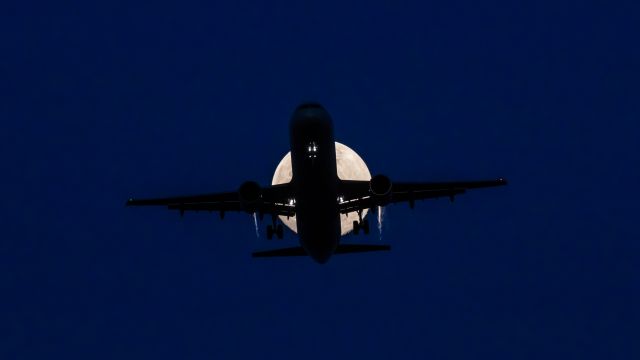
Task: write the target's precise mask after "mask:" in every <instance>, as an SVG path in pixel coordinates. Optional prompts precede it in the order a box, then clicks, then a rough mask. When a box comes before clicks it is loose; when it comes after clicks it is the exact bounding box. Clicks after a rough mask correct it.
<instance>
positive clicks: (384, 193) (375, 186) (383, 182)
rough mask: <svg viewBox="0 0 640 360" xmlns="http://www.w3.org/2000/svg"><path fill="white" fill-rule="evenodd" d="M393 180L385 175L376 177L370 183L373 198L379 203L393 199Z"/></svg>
mask: <svg viewBox="0 0 640 360" xmlns="http://www.w3.org/2000/svg"><path fill="white" fill-rule="evenodd" d="M391 187H392V183H391V180H390V179H389V178H388V177H386V176H385V175H381V174H379V175H376V176H374V177H372V178H371V180H370V181H369V190H370V191H371V194H372V195H373V197H374V198H375V199H377V200H379V201H385V200H389V199H391Z"/></svg>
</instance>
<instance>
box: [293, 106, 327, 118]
mask: <svg viewBox="0 0 640 360" xmlns="http://www.w3.org/2000/svg"><path fill="white" fill-rule="evenodd" d="M327 115H328V114H327V110H325V108H324V107H323V106H322V105H320V104H318V103H314V102H309V103H304V104H301V105H300V106H298V107H297V108H296V110H295V112H294V115H293V117H294V118H295V119H314V118H315V119H319V118H320V119H321V118H325V117H327Z"/></svg>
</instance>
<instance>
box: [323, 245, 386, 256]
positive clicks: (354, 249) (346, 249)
mask: <svg viewBox="0 0 640 360" xmlns="http://www.w3.org/2000/svg"><path fill="white" fill-rule="evenodd" d="M389 250H391V246H390V245H364V244H340V245H338V248H337V249H336V252H335V253H336V254H350V253H359V252H369V251H389Z"/></svg>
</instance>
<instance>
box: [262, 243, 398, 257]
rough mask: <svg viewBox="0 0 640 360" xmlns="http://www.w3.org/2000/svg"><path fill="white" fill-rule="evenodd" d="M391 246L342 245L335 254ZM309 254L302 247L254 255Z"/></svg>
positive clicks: (389, 248)
mask: <svg viewBox="0 0 640 360" xmlns="http://www.w3.org/2000/svg"><path fill="white" fill-rule="evenodd" d="M389 250H391V246H389V245H364V244H340V245H338V248H337V249H336V251H335V254H352V253H360V252H369V251H389ZM306 255H307V253H306V252H305V251H304V249H303V248H302V247H293V248H284V249H276V250H266V251H258V252H254V253H253V254H252V256H253V257H279V256H306Z"/></svg>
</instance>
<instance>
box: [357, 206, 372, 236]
mask: <svg viewBox="0 0 640 360" xmlns="http://www.w3.org/2000/svg"><path fill="white" fill-rule="evenodd" d="M358 218H359V219H360V221H357V220H356V221H354V222H353V234H354V235H358V233H360V229H362V231H363V232H364V234H365V235H368V234H369V220H362V210H359V211H358Z"/></svg>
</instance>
